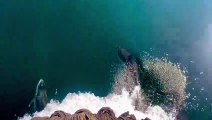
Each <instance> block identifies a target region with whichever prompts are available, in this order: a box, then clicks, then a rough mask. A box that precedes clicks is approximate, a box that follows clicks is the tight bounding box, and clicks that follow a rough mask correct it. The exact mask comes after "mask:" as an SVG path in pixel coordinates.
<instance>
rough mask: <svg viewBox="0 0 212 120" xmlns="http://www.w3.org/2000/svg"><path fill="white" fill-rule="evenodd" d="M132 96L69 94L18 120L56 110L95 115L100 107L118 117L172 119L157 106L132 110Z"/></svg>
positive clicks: (46, 114) (40, 115) (152, 119)
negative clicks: (81, 111)
mask: <svg viewBox="0 0 212 120" xmlns="http://www.w3.org/2000/svg"><path fill="white" fill-rule="evenodd" d="M133 98H134V95H133V94H132V95H130V94H129V93H128V92H127V91H126V90H125V89H123V90H122V93H121V94H120V95H117V94H109V95H108V96H106V97H99V96H95V95H94V94H93V93H69V94H68V95H67V96H66V97H65V98H64V100H63V101H62V102H61V103H60V102H58V101H55V100H51V101H50V103H49V104H47V106H46V107H45V108H44V110H42V111H41V112H35V113H34V114H33V115H32V116H30V115H25V116H24V117H23V118H20V120H29V119H31V118H32V117H43V116H50V115H51V114H52V113H53V112H54V111H56V110H62V111H64V112H67V113H71V114H73V113H74V112H76V111H77V110H79V109H82V108H86V109H89V110H90V111H91V112H92V113H97V112H98V110H99V109H100V108H102V107H110V108H112V109H113V110H114V112H115V114H116V116H117V117H118V116H119V115H121V114H122V113H124V112H126V111H129V112H130V114H134V115H135V116H136V118H137V119H139V120H140V119H144V118H146V117H148V118H150V119H151V120H170V119H173V118H171V117H170V116H168V114H167V113H166V112H165V111H164V110H163V109H162V108H161V107H159V106H149V107H148V108H147V110H146V112H145V113H143V112H141V111H136V110H134V108H135V106H134V105H133V104H132V103H133Z"/></svg>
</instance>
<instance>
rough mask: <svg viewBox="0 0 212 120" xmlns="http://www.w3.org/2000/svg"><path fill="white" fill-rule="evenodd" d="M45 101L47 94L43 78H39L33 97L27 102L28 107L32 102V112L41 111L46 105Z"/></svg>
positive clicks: (46, 100) (46, 101)
mask: <svg viewBox="0 0 212 120" xmlns="http://www.w3.org/2000/svg"><path fill="white" fill-rule="evenodd" d="M47 103H48V96H47V90H46V87H45V82H44V80H43V79H40V80H39V82H38V84H37V86H36V89H35V95H34V98H33V99H32V101H31V102H30V104H29V108H30V107H31V106H32V104H33V112H35V111H41V110H43V109H44V108H45V107H46V105H47Z"/></svg>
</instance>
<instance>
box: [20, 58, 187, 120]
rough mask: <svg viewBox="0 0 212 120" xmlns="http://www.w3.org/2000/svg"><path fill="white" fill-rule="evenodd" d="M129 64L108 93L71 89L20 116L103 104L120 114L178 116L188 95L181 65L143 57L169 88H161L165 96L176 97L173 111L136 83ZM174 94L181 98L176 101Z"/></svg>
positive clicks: (155, 119)
mask: <svg viewBox="0 0 212 120" xmlns="http://www.w3.org/2000/svg"><path fill="white" fill-rule="evenodd" d="M126 67H127V66H125V65H122V66H121V67H120V68H119V69H118V71H117V72H116V74H115V76H114V79H115V80H114V84H113V86H112V91H111V93H109V94H108V95H107V96H105V97H99V96H96V95H94V94H93V93H89V92H88V93H80V92H79V93H68V94H67V96H66V97H65V98H64V99H63V101H62V102H59V101H57V100H53V99H52V100H51V101H50V103H49V104H47V106H46V107H45V108H44V110H42V111H40V112H35V113H33V114H32V115H29V114H26V115H25V116H24V117H22V118H19V119H20V120H29V119H31V118H32V117H43V116H50V115H51V114H52V113H53V112H54V111H57V110H62V111H64V112H67V113H70V114H73V113H75V112H76V111H77V110H79V109H82V108H85V109H89V110H90V111H91V112H92V113H97V112H98V110H99V109H100V108H102V107H110V108H111V109H113V110H114V112H115V115H116V116H117V117H118V116H119V115H121V114H122V113H124V112H126V111H129V112H130V114H134V115H135V117H136V118H137V119H139V120H140V119H144V118H146V117H148V118H150V119H151V120H174V119H175V117H176V109H177V107H176V106H178V105H180V106H181V105H182V104H183V101H184V99H185V87H186V77H185V75H184V74H183V72H182V71H181V70H180V68H179V66H177V65H175V64H173V63H171V62H169V61H167V60H165V61H164V60H159V59H155V60H150V59H146V60H144V67H145V68H146V70H147V71H150V73H151V74H150V75H153V74H154V75H153V76H156V77H158V78H159V80H160V84H162V85H163V87H162V88H165V90H166V91H164V89H162V91H164V94H165V95H166V94H167V96H165V97H169V96H170V95H171V96H173V98H174V99H171V101H172V103H173V104H174V106H175V107H173V106H172V111H166V109H165V108H167V107H169V106H166V104H163V105H164V106H165V107H164V106H163V105H162V104H153V102H152V97H149V96H148V92H146V90H145V89H144V88H143V87H144V85H142V80H141V85H138V86H136V85H135V84H134V83H133V82H132V78H130V75H129V74H130V73H129V71H127V68H126ZM177 81H180V82H177ZM143 83H145V82H143ZM155 87H157V86H155ZM153 91H154V90H153ZM154 92H156V91H154ZM175 98H176V99H177V98H179V101H176V99H175ZM169 101H170V99H169Z"/></svg>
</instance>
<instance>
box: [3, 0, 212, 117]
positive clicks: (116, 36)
mask: <svg viewBox="0 0 212 120" xmlns="http://www.w3.org/2000/svg"><path fill="white" fill-rule="evenodd" d="M211 11H212V2H211V1H210V0H187V1H185V0H175V1H174V0H173V1H170V0H157V1H156V0H105V1H103V0H92V1H91V0H60V1H58V0H18V1H15V0H7V1H6V0H1V1H0V86H1V90H0V106H1V107H0V108H1V109H0V113H1V117H3V118H5V119H13V118H14V119H15V118H16V116H19V115H23V114H24V113H25V112H26V110H27V105H28V104H29V102H30V100H31V99H32V97H33V94H34V89H35V86H36V84H37V82H38V80H39V79H40V78H43V79H44V80H45V82H46V85H47V87H48V92H49V96H50V97H53V96H54V92H55V89H58V94H59V98H58V99H62V98H63V97H65V95H66V94H67V93H68V92H77V91H79V90H80V91H92V92H94V93H95V94H96V95H99V96H104V95H106V94H107V93H108V92H109V91H110V88H111V83H112V81H113V73H114V72H111V71H113V69H114V68H113V66H114V65H117V64H120V61H119V59H118V57H117V48H118V47H124V48H128V49H130V50H131V51H133V52H135V53H137V54H139V53H141V52H142V51H147V52H148V53H151V54H152V55H154V56H157V57H161V56H165V55H164V53H167V54H169V56H168V58H169V60H171V61H173V62H175V63H176V62H179V63H182V65H183V66H185V67H186V68H187V69H188V72H189V73H188V76H189V77H188V83H189V84H188V88H187V92H188V93H191V97H190V98H188V99H187V102H188V103H189V102H191V105H188V106H187V107H186V109H185V110H184V112H183V116H184V117H185V118H184V119H189V120H190V119H192V120H198V119H202V120H209V119H210V118H211V115H212V113H211V112H212V109H211V108H212V105H211V102H212V94H211V92H212V88H211V87H210V86H211V85H212V82H211V78H212V75H211V74H210V72H211V70H212V69H211V68H212V63H211V62H210V61H211V60H212V56H211V54H210V53H211V52H212V42H211V41H212V36H210V34H212V26H211V25H210V24H212V22H211V21H212V12H211ZM150 48H152V49H153V50H152V51H151V50H150ZM191 61H194V63H193V62H191ZM200 72H204V74H202V75H200ZM194 78H198V80H195V79H194ZM201 88H204V90H203V91H201V90H200V89H201ZM194 96H197V98H198V100H192V98H194ZM206 98H207V100H206ZM197 104H199V106H198V107H195V106H197ZM202 108H203V109H204V110H202Z"/></svg>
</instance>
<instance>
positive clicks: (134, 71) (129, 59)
mask: <svg viewBox="0 0 212 120" xmlns="http://www.w3.org/2000/svg"><path fill="white" fill-rule="evenodd" d="M118 56H119V58H120V59H121V60H122V61H123V62H124V63H125V65H126V66H127V69H128V70H129V71H130V73H131V77H132V78H133V80H134V83H135V85H136V86H137V85H140V82H139V73H138V71H139V64H138V62H137V59H136V58H135V57H134V56H133V55H132V54H131V53H129V52H128V51H127V50H126V49H124V48H119V50H118Z"/></svg>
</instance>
